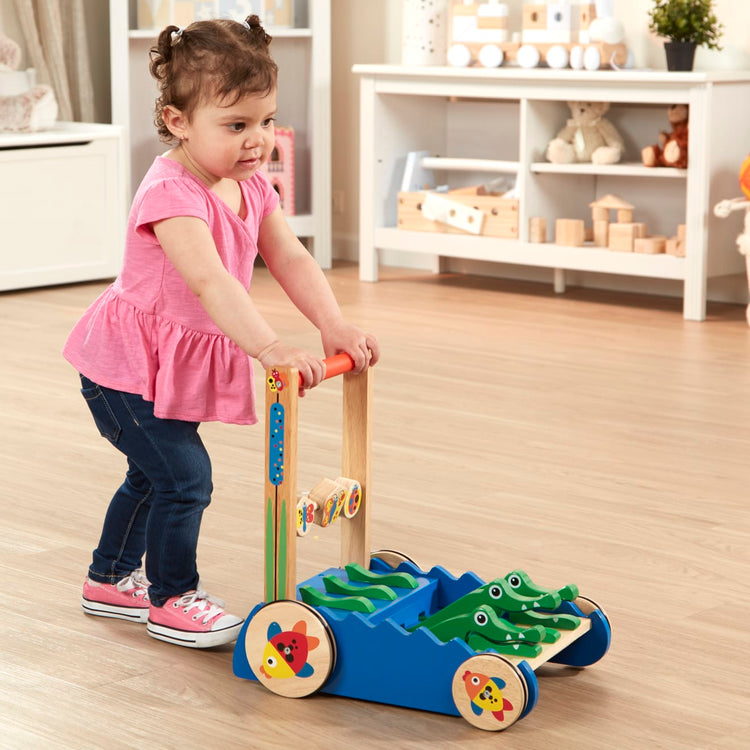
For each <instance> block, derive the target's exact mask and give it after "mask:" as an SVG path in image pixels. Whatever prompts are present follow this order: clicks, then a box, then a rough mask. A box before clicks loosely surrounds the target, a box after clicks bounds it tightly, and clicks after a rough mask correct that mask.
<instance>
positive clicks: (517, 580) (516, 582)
mask: <svg viewBox="0 0 750 750" xmlns="http://www.w3.org/2000/svg"><path fill="white" fill-rule="evenodd" d="M508 583H509V584H510V585H511V586H512V587H513V588H514V589H517V588H518V587H519V586H520V585H521V577H520V576H516V575H513V576H510V578H508Z"/></svg>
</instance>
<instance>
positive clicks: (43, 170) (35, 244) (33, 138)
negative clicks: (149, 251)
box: [0, 122, 125, 290]
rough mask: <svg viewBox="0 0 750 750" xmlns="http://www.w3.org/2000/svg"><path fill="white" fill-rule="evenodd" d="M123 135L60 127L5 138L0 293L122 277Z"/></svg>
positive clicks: (1, 143) (0, 146)
mask: <svg viewBox="0 0 750 750" xmlns="http://www.w3.org/2000/svg"><path fill="white" fill-rule="evenodd" d="M122 161H123V148H122V133H121V129H120V128H119V127H117V126H115V125H92V124H86V123H74V122H70V123H68V122H58V123H57V124H56V125H55V127H54V129H53V130H49V131H44V132H40V133H13V134H11V133H5V134H0V227H1V228H2V242H1V243H0V290H6V289H20V288H24V287H36V286H44V285H49V284H63V283H69V282H77V281H87V280H90V279H102V278H107V277H111V276H115V275H116V274H117V272H118V271H119V269H120V263H121V260H122V238H123V236H124V231H125V182H124V169H123V164H122Z"/></svg>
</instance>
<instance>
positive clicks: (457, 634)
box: [421, 604, 546, 657]
mask: <svg viewBox="0 0 750 750" xmlns="http://www.w3.org/2000/svg"><path fill="white" fill-rule="evenodd" d="M446 609H448V608H446ZM441 612H445V610H441ZM438 614H440V613H438ZM421 627H423V628H425V629H427V630H429V631H430V632H431V633H432V634H433V635H434V636H435V637H436V638H437V639H438V640H440V641H443V643H447V642H448V641H450V640H452V639H454V638H459V639H460V640H462V641H465V642H466V643H467V644H468V645H469V646H470V647H471V648H473V649H474V650H475V651H485V650H487V649H493V650H495V651H497V652H498V653H501V654H516V655H518V656H528V657H534V656H538V655H539V654H540V653H541V652H542V647H541V646H539V645H537V644H538V643H540V642H541V641H543V640H544V639H545V637H546V632H545V628H543V627H524V628H519V627H517V626H516V625H513V624H511V623H510V622H508V621H507V620H504V619H503V618H501V617H499V616H498V615H497V614H496V613H495V610H494V609H493V608H492V607H491V606H489V605H488V604H480V605H479V606H478V607H476V608H475V609H474V610H471V611H468V612H464V613H462V614H456V615H454V616H450V617H443V618H437V619H436V618H435V616H433V617H431V618H429V624H428V621H427V620H425V622H424V623H423V624H422V625H421Z"/></svg>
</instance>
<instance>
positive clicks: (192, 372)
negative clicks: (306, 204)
mask: <svg viewBox="0 0 750 750" xmlns="http://www.w3.org/2000/svg"><path fill="white" fill-rule="evenodd" d="M240 189H241V192H242V197H243V200H244V202H245V206H246V208H247V218H245V219H244V220H243V219H240V218H239V216H237V214H235V213H234V212H233V211H232V210H231V209H230V208H229V206H227V204H226V203H224V201H223V200H222V199H221V198H219V196H217V195H216V194H215V193H214V192H212V191H211V190H209V189H208V187H206V185H204V184H203V183H202V182H201V181H200V180H199V179H198V178H197V177H195V176H194V175H193V174H191V173H190V172H188V171H187V170H186V169H185V168H184V167H183V166H182V165H180V164H178V163H177V162H176V161H173V160H171V159H166V158H164V157H161V156H160V157H157V158H156V160H155V161H154V163H153V164H152V166H151V168H150V169H149V171H148V173H147V174H146V176H145V177H144V179H143V182H142V183H141V186H140V187H139V189H138V192H137V193H136V195H135V198H134V199H133V205H132V208H131V211H130V217H129V220H128V228H127V236H126V244H125V258H124V262H123V267H122V271H121V272H120V275H119V276H118V277H117V279H116V280H115V282H114V283H113V284H112V285H111V286H109V287H108V288H107V289H106V290H105V291H104V292H103V293H102V294H101V295H100V296H99V298H98V299H97V300H96V301H95V302H94V303H93V304H92V305H91V307H89V309H88V310H87V311H86V312H85V313H84V315H83V317H82V318H81V319H80V320H79V321H78V323H77V324H76V326H75V327H74V328H73V331H72V332H71V334H70V336H69V337H68V340H67V342H66V344H65V347H64V349H63V356H64V357H65V358H66V359H67V360H68V361H69V362H70V363H71V364H72V365H73V366H74V367H75V368H76V369H77V370H78V371H79V372H81V373H83V374H84V375H85V376H86V377H87V378H89V379H90V380H93V381H94V382H96V383H98V384H99V385H102V386H105V387H107V388H114V389H116V390H119V391H125V392H127V393H135V394H139V395H141V396H143V398H144V399H146V400H147V401H152V402H153V403H154V414H155V415H156V416H157V417H161V418H165V419H181V420H185V421H189V422H207V421H220V422H229V423H233V424H254V423H255V422H257V416H256V413H255V386H254V382H253V364H252V359H251V358H250V357H249V356H248V355H247V354H245V353H244V352H243V351H242V350H241V349H240V348H239V347H238V346H237V345H236V344H235V343H234V342H233V341H231V340H230V339H229V338H228V337H227V336H225V335H224V334H223V333H222V332H221V331H220V330H219V328H218V327H217V326H216V325H215V324H214V322H213V321H212V320H211V318H210V317H209V316H208V314H207V313H206V311H205V310H204V309H203V307H202V305H201V304H200V302H199V301H198V298H197V297H196V296H195V295H194V294H193V293H192V292H191V291H190V289H189V288H188V286H187V284H186V283H185V281H184V280H183V278H182V276H180V274H179V273H178V272H177V270H176V269H175V267H174V266H173V265H172V263H171V262H170V261H169V259H168V258H167V256H166V255H165V254H164V251H163V250H162V248H161V246H160V245H159V243H158V242H157V240H156V236H155V235H154V233H153V231H152V230H151V224H152V223H153V222H156V221H159V220H160V219H167V218H170V217H175V216H193V217H196V218H198V219H201V220H203V221H205V222H206V224H208V227H209V229H210V230H211V234H212V236H213V238H214V241H215V243H216V249H217V251H218V253H219V256H220V257H221V260H222V262H223V264H224V266H225V267H226V268H227V270H228V271H229V272H230V273H231V274H232V275H233V276H234V277H235V278H237V279H238V280H239V281H240V282H241V283H242V285H243V286H244V287H245V288H246V289H249V288H250V281H251V279H252V274H253V262H254V261H255V257H256V255H257V254H258V244H257V240H258V230H259V227H260V222H261V221H262V220H263V218H265V217H266V216H268V214H270V213H271V211H273V209H274V208H275V207H276V206H277V204H278V200H279V198H278V194H277V193H276V191H275V190H274V189H273V187H272V186H271V185H270V183H269V182H268V180H267V178H266V177H265V175H264V174H263V173H261V172H256V173H255V174H254V175H253V176H252V177H251V178H250V179H248V180H244V181H242V182H241V183H240Z"/></svg>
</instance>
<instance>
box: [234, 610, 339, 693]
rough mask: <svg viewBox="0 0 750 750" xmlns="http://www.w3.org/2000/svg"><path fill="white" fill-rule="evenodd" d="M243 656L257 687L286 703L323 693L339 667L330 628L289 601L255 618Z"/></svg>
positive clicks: (260, 611)
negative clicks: (335, 668) (261, 687)
mask: <svg viewBox="0 0 750 750" xmlns="http://www.w3.org/2000/svg"><path fill="white" fill-rule="evenodd" d="M245 653H246V656H247V661H248V663H249V665H250V669H252V671H253V674H254V675H255V677H256V678H257V679H258V682H260V684H261V685H264V686H265V687H267V688H268V689H269V690H270V691H271V692H273V693H276V694H277V695H283V696H285V697H287V698H303V697H305V696H307V695H312V694H313V693H315V692H317V691H318V690H320V688H321V687H323V685H325V683H326V682H327V680H328V678H329V677H330V675H331V672H332V671H333V667H334V665H335V663H336V643H335V641H334V638H333V633H332V632H331V629H330V627H329V626H328V623H327V622H326V621H325V620H324V619H323V617H322V616H321V615H320V614H318V612H316V611H315V610H314V609H313V608H312V607H309V606H308V605H307V604H304V603H302V602H297V601H291V600H288V599H281V600H279V601H275V602H271V603H270V604H266V605H265V606H264V607H261V609H259V610H258V611H257V612H256V613H255V616H254V617H253V619H252V620H251V621H250V623H249V625H248V627H247V631H246V633H245Z"/></svg>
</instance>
